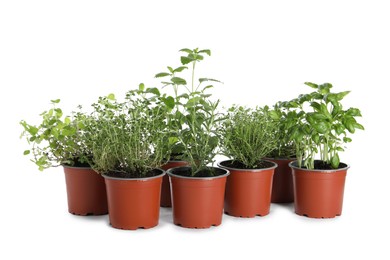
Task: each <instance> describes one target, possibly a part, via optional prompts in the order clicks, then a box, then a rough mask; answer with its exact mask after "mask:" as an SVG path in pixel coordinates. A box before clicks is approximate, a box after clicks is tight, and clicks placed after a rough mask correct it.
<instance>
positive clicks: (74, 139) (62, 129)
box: [20, 99, 91, 171]
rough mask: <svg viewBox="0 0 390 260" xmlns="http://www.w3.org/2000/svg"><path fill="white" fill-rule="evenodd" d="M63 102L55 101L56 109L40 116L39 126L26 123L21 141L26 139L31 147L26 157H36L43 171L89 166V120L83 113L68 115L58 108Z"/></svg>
mask: <svg viewBox="0 0 390 260" xmlns="http://www.w3.org/2000/svg"><path fill="white" fill-rule="evenodd" d="M58 103H60V99H56V100H52V101H51V104H52V108H51V109H49V110H48V111H44V112H43V113H41V114H40V116H41V118H42V121H41V123H40V124H39V125H32V124H28V123H27V122H26V121H24V120H22V121H21V122H20V124H21V125H22V126H23V132H22V135H21V138H23V137H24V138H26V140H27V142H28V144H29V145H30V146H31V148H30V149H29V150H25V151H24V155H32V159H31V161H32V162H34V163H35V164H36V165H37V166H38V168H39V170H41V171H42V170H44V169H47V168H50V167H56V166H60V165H68V166H88V165H87V164H86V163H87V160H88V158H90V156H91V152H90V150H89V148H88V147H87V145H86V143H85V142H84V135H85V118H86V116H85V115H84V114H83V113H81V112H77V113H73V114H72V116H64V115H63V112H62V110H61V108H59V107H57V106H58Z"/></svg>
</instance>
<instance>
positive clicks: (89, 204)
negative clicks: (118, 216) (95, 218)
mask: <svg viewBox="0 0 390 260" xmlns="http://www.w3.org/2000/svg"><path fill="white" fill-rule="evenodd" d="M64 172H65V182H66V191H67V196H68V211H69V213H72V214H75V215H82V216H87V215H104V214H107V213H108V206H107V195H106V186H105V184H104V178H103V177H102V176H101V175H100V174H98V173H96V172H95V171H94V170H92V169H91V168H89V167H70V166H64Z"/></svg>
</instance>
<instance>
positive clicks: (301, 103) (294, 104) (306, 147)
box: [282, 82, 364, 169]
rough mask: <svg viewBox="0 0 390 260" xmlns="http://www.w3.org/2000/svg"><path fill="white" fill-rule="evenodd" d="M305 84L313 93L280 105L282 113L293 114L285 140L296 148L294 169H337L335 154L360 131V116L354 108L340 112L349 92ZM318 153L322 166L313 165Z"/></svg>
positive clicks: (337, 157) (330, 85)
mask: <svg viewBox="0 0 390 260" xmlns="http://www.w3.org/2000/svg"><path fill="white" fill-rule="evenodd" d="M305 84H306V85H307V86H309V87H311V88H313V89H315V91H314V92H312V93H310V94H302V95H299V97H298V98H296V99H293V100H291V101H289V102H283V103H282V106H283V108H284V109H286V110H288V109H290V110H294V111H293V114H292V116H291V121H292V122H294V124H295V126H294V127H292V128H290V129H289V136H290V137H291V140H292V141H294V142H295V144H296V156H297V160H298V166H299V167H306V168H308V169H314V168H316V167H317V168H318V167H320V168H325V169H337V168H338V167H339V164H340V157H339V152H341V151H344V148H345V147H344V146H345V144H346V143H349V142H351V141H352V139H351V138H350V137H349V134H353V133H355V130H356V129H360V130H364V127H363V126H362V125H361V124H359V123H358V122H357V120H356V117H361V112H360V110H359V109H357V108H349V109H343V106H342V103H341V101H342V100H343V99H344V97H345V96H346V95H348V94H349V93H350V91H343V92H338V93H333V92H331V89H332V87H333V86H332V84H330V83H324V84H321V85H317V84H314V83H311V82H306V83H305ZM318 153H319V155H320V159H321V161H322V165H315V156H316V154H318Z"/></svg>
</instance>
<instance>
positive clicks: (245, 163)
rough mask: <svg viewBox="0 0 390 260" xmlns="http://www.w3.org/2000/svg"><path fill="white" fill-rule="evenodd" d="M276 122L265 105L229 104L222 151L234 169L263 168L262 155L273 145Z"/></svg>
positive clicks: (223, 127) (272, 147)
mask: <svg viewBox="0 0 390 260" xmlns="http://www.w3.org/2000/svg"><path fill="white" fill-rule="evenodd" d="M277 130H278V124H277V122H276V121H275V120H273V119H272V118H271V116H270V111H269V108H268V107H267V106H265V107H263V108H261V107H257V108H256V109H250V108H244V107H236V106H234V107H232V108H230V109H229V110H228V113H227V119H226V120H225V121H224V122H223V124H222V129H221V132H222V143H221V149H222V153H223V154H224V155H225V156H227V157H229V158H231V159H232V160H233V163H235V165H237V167H235V168H238V167H240V168H244V169H259V168H264V165H263V164H264V161H263V160H262V158H264V157H265V156H267V155H268V154H269V153H270V152H271V151H273V150H275V148H276V144H277V141H276V134H277Z"/></svg>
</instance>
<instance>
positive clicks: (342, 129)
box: [334, 124, 345, 135]
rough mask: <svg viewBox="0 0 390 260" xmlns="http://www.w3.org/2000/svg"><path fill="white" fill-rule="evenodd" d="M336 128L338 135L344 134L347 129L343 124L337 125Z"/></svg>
mask: <svg viewBox="0 0 390 260" xmlns="http://www.w3.org/2000/svg"><path fill="white" fill-rule="evenodd" d="M334 128H335V131H336V133H337V134H338V135H341V134H342V133H344V130H345V127H344V126H343V125H342V124H337V125H335V126H334Z"/></svg>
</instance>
